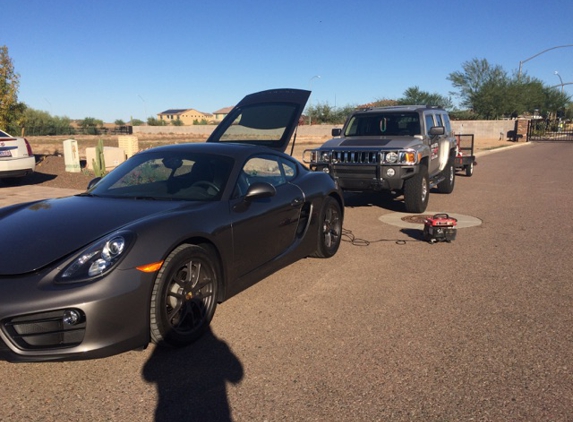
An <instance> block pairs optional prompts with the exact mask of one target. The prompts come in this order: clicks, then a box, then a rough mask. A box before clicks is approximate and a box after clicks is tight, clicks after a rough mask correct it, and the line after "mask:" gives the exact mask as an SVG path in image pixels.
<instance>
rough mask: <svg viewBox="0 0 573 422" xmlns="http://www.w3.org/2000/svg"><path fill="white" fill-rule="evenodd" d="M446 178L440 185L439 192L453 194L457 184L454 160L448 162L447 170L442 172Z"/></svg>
mask: <svg viewBox="0 0 573 422" xmlns="http://www.w3.org/2000/svg"><path fill="white" fill-rule="evenodd" d="M442 175H443V176H444V177H445V179H444V180H443V181H441V182H440V183H438V192H440V193H452V192H453V191H454V185H455V183H456V166H455V162H454V160H453V159H452V158H450V160H449V161H448V164H447V165H446V168H445V169H444V171H443V172H442Z"/></svg>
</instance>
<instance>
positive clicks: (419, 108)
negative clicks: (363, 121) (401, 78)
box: [356, 104, 445, 113]
mask: <svg viewBox="0 0 573 422" xmlns="http://www.w3.org/2000/svg"><path fill="white" fill-rule="evenodd" d="M426 110H438V111H445V110H444V109H443V108H442V107H439V106H431V105H420V104H413V105H400V106H387V107H369V108H365V109H361V110H357V111H356V113H370V112H372V113H376V112H381V111H383V112H404V111H415V112H419V111H426Z"/></svg>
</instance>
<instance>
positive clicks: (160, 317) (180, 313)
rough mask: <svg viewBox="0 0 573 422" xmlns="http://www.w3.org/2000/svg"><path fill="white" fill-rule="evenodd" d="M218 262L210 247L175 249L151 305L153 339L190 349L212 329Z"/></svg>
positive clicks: (158, 274)
mask: <svg viewBox="0 0 573 422" xmlns="http://www.w3.org/2000/svg"><path fill="white" fill-rule="evenodd" d="M218 274H219V271H218V261H217V259H216V258H215V257H214V253H213V252H212V251H211V250H210V248H209V247H202V246H197V245H188V244H184V245H181V246H179V247H177V248H176V249H174V250H173V251H172V252H171V253H170V254H169V256H168V257H167V259H166V260H165V262H164V263H163V266H162V267H161V269H160V270H159V272H158V273H157V277H156V279H155V284H154V286H153V291H152V294H151V305H150V333H151V340H152V341H153V342H154V343H156V344H159V345H168V346H186V345H188V344H191V343H193V342H194V341H195V340H197V339H198V338H199V337H200V336H201V335H202V334H203V332H204V331H205V330H206V329H207V327H208V326H209V324H210V322H211V319H212V318H213V315H214V314H215V308H216V307H217V287H218V285H217V283H218V279H219V276H218Z"/></svg>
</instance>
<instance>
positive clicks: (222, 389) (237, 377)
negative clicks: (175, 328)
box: [142, 329, 243, 422]
mask: <svg viewBox="0 0 573 422" xmlns="http://www.w3.org/2000/svg"><path fill="white" fill-rule="evenodd" d="M142 371H143V378H144V379H145V380H146V381H147V382H150V383H155V384H157V392H158V396H159V400H158V403H157V407H156V409H155V419H154V420H155V421H156V422H161V421H186V420H193V421H231V420H232V417H231V410H230V406H229V402H228V398H227V389H226V384H227V382H230V383H232V384H237V383H239V382H240V381H241V380H242V379H243V365H242V364H241V362H240V361H239V359H238V358H237V357H236V356H235V355H234V354H233V352H232V351H231V349H230V348H229V346H228V345H227V343H225V342H224V341H221V340H219V339H218V338H217V337H216V336H215V335H214V334H213V332H212V331H211V329H209V330H208V331H207V332H206V333H205V334H204V335H203V336H202V337H201V338H200V339H199V340H198V341H197V342H196V343H194V344H192V345H191V346H188V347H184V348H181V349H167V348H162V347H155V349H154V351H153V353H152V355H151V357H150V358H149V360H148V361H147V362H146V363H145V365H144V367H143V370H142Z"/></svg>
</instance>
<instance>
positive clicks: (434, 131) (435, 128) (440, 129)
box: [430, 126, 446, 136]
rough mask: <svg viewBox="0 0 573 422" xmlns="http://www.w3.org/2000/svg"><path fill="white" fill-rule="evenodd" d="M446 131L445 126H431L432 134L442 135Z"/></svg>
mask: <svg viewBox="0 0 573 422" xmlns="http://www.w3.org/2000/svg"><path fill="white" fill-rule="evenodd" d="M444 133H446V129H445V128H444V127H443V126H433V127H431V128H430V136H441V135H443V134H444Z"/></svg>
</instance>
